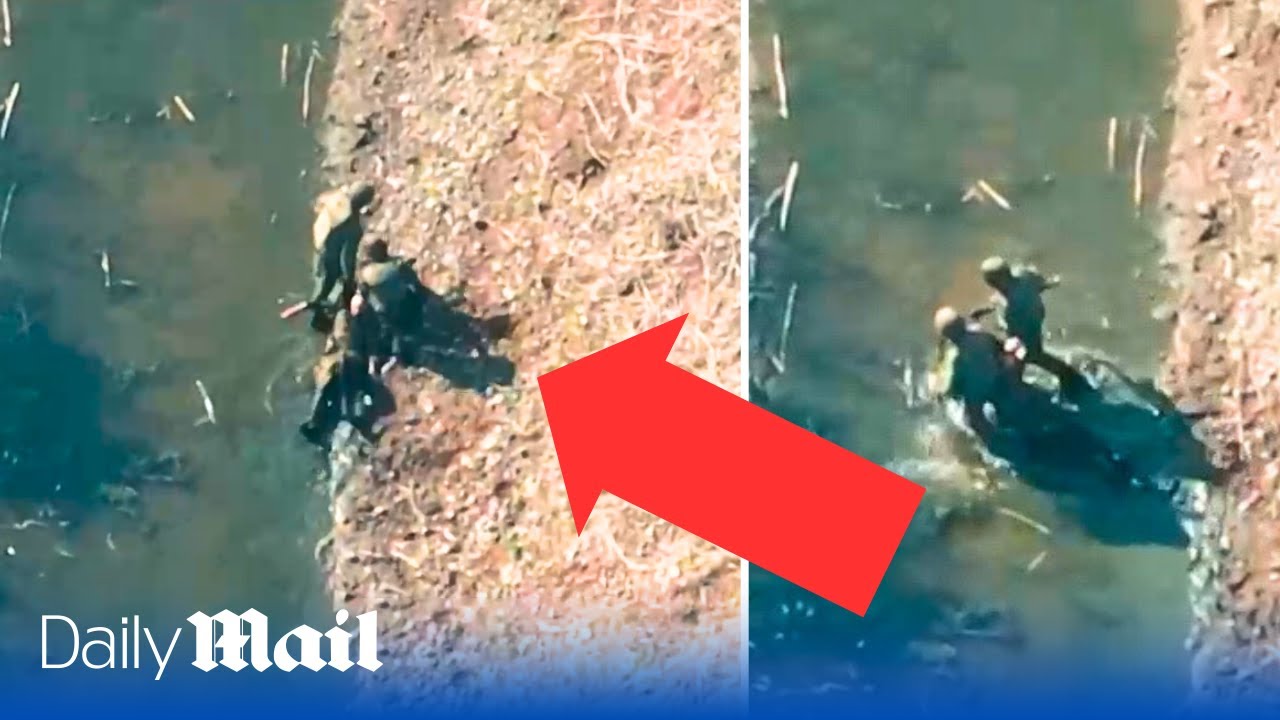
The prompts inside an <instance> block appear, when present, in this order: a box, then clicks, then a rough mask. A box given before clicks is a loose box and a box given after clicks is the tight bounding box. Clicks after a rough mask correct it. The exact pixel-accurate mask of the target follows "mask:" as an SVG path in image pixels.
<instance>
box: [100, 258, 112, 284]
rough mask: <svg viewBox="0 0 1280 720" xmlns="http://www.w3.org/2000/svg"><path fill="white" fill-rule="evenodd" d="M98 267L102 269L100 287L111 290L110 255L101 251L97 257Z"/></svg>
mask: <svg viewBox="0 0 1280 720" xmlns="http://www.w3.org/2000/svg"><path fill="white" fill-rule="evenodd" d="M98 267H100V268H102V287H104V288H106V289H108V290H110V289H111V255H110V254H108V253H107V251H106V250H103V251H102V253H101V254H100V255H98Z"/></svg>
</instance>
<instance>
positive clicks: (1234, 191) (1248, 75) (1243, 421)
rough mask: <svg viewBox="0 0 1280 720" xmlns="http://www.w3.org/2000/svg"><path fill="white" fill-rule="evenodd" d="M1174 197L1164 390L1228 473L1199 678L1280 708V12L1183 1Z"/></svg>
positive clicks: (1210, 544) (1215, 523) (1235, 1)
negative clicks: (1172, 294) (1172, 314)
mask: <svg viewBox="0 0 1280 720" xmlns="http://www.w3.org/2000/svg"><path fill="white" fill-rule="evenodd" d="M1180 10H1181V14H1182V32H1181V38H1180V44H1179V50H1178V52H1179V66H1178V74H1177V77H1176V80H1175V83H1174V86H1173V88H1172V95H1171V98H1172V100H1173V103H1174V107H1175V111H1176V120H1175V130H1174V136H1173V138H1172V145H1171V149H1170V158H1169V165H1168V170H1167V173H1166V178H1165V187H1164V195H1163V199H1164V209H1165V211H1166V212H1167V214H1168V220H1169V222H1168V227H1167V239H1168V260H1169V262H1170V264H1171V265H1172V269H1173V271H1174V274H1175V277H1176V279H1177V280H1179V288H1178V292H1179V294H1180V302H1179V305H1178V307H1179V312H1178V316H1177V320H1176V325H1175V328H1174V335H1173V343H1172V347H1171V349H1170V352H1169V355H1168V357H1167V360H1166V363H1165V382H1166V385H1167V386H1168V387H1169V389H1170V390H1171V391H1173V392H1174V394H1175V395H1176V397H1177V398H1178V400H1179V402H1180V404H1181V405H1182V406H1183V407H1184V408H1186V409H1189V410H1195V411H1198V412H1203V413H1207V416H1206V417H1205V418H1204V419H1203V420H1202V421H1201V422H1200V423H1199V432H1200V433H1201V436H1202V438H1203V439H1204V440H1205V442H1206V444H1207V445H1208V446H1209V448H1210V450H1211V452H1212V454H1213V456H1214V460H1215V465H1216V467H1218V468H1219V469H1220V471H1221V472H1220V473H1219V477H1218V478H1215V483H1214V489H1213V490H1211V491H1210V492H1209V493H1208V494H1207V497H1203V498H1201V499H1200V500H1199V501H1198V502H1197V503H1196V505H1198V509H1199V510H1201V511H1202V515H1203V519H1202V521H1201V522H1200V528H1199V537H1198V538H1196V539H1195V541H1194V542H1193V547H1192V551H1191V552H1192V568H1191V582H1192V601H1193V605H1194V606H1195V609H1196V616H1197V621H1196V625H1195V627H1194V628H1193V631H1192V637H1191V639H1190V645H1191V647H1192V649H1193V650H1194V652H1195V661H1194V664H1193V671H1194V672H1193V675H1194V677H1193V681H1194V683H1195V685H1196V687H1197V690H1199V691H1201V692H1203V693H1208V696H1209V697H1213V696H1221V695H1223V694H1238V693H1242V692H1245V691H1248V692H1250V693H1251V694H1252V693H1253V691H1262V692H1264V693H1265V694H1266V696H1268V697H1269V699H1272V700H1274V699H1276V698H1277V697H1280V693H1278V692H1277V691H1278V690H1280V646H1278V645H1277V643H1278V642H1280V602H1278V601H1280V496H1277V494H1276V492H1277V483H1276V479H1277V476H1280V459H1277V450H1278V449H1280V447H1278V446H1277V442H1278V440H1280V385H1277V382H1276V381H1277V375H1278V374H1280V283H1278V282H1277V281H1278V280H1280V278H1278V277H1277V268H1276V259H1277V252H1280V209H1278V208H1277V205H1276V195H1275V192H1276V188H1277V187H1280V185H1278V184H1280V128H1278V127H1277V123H1280V117H1278V116H1277V112H1278V111H1280V106H1278V105H1277V97H1278V88H1280V4H1278V3H1276V2H1273V1H1269V0H1210V1H1209V2H1206V1H1205V0H1180Z"/></svg>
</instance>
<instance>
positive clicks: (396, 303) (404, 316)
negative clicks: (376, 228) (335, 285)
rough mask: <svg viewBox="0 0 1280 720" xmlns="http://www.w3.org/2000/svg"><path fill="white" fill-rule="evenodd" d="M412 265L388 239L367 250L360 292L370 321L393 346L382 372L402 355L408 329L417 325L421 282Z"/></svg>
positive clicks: (376, 241) (359, 275)
mask: <svg viewBox="0 0 1280 720" xmlns="http://www.w3.org/2000/svg"><path fill="white" fill-rule="evenodd" d="M411 266H412V262H410V261H406V260H402V259H399V258H392V257H391V255H390V253H389V252H388V251H387V243H386V242H385V241H382V240H375V241H374V242H372V243H370V244H369V246H368V248H367V249H366V251H365V262H364V264H363V265H361V266H360V270H359V272H358V274H357V287H358V288H359V292H360V294H361V295H362V296H365V297H367V298H368V303H369V307H370V308H371V309H372V310H373V312H372V316H373V318H371V319H370V322H371V323H376V325H377V326H378V327H379V329H380V330H381V338H382V340H384V341H385V342H386V344H387V345H389V347H390V355H391V357H390V358H389V360H388V363H387V365H385V366H383V368H382V372H385V371H386V370H388V369H390V366H391V364H393V363H394V362H395V361H396V359H397V358H400V357H402V355H403V352H404V350H405V348H404V342H403V339H404V336H405V334H406V331H412V330H413V329H414V327H415V325H416V323H415V318H414V317H413V316H412V310H413V309H414V306H413V305H412V304H411V303H412V301H415V300H417V299H419V298H418V297H417V292H416V291H417V290H418V282H417V277H416V276H414V275H413V274H412V272H411V270H410V267H411Z"/></svg>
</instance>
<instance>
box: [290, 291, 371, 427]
mask: <svg viewBox="0 0 1280 720" xmlns="http://www.w3.org/2000/svg"><path fill="white" fill-rule="evenodd" d="M365 314H366V313H363V312H361V308H360V303H359V301H353V302H352V307H351V308H350V309H342V310H339V312H338V314H337V315H336V316H335V317H334V323H333V332H332V334H331V335H330V336H329V338H328V340H327V342H326V347H325V352H324V354H323V355H321V356H320V360H319V361H318V362H317V363H316V369H315V381H316V390H315V399H314V400H313V402H312V406H311V417H310V418H309V419H308V420H307V421H306V422H305V423H303V425H302V428H301V430H302V434H303V436H304V437H306V438H307V440H308V441H310V442H312V443H314V444H316V445H322V446H323V445H324V444H326V442H327V438H328V437H329V434H330V433H332V432H333V430H334V429H335V428H336V427H337V426H338V423H340V422H342V421H343V420H346V421H347V422H350V423H351V424H352V425H353V426H355V427H356V428H357V429H359V430H360V431H361V432H365V433H367V432H368V426H369V424H370V423H369V422H367V420H368V418H369V416H370V414H371V413H370V403H371V402H372V397H373V393H374V390H375V387H374V383H373V378H372V376H371V375H370V373H369V367H368V366H369V357H368V356H367V355H366V354H365V352H366V348H367V346H368V340H367V336H366V335H365V334H364V333H366V332H367V330H366V328H367V323H366V321H365V318H362V317H361V316H362V315H365Z"/></svg>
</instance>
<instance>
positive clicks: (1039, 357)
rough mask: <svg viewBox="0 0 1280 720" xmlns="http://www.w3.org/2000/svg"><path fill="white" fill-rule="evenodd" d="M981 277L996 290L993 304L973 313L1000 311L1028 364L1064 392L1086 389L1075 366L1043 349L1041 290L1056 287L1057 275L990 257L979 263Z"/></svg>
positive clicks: (1006, 326) (1085, 383)
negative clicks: (1050, 376) (1045, 372)
mask: <svg viewBox="0 0 1280 720" xmlns="http://www.w3.org/2000/svg"><path fill="white" fill-rule="evenodd" d="M982 278H983V280H984V281H986V283H987V285H989V286H990V287H991V288H992V289H993V290H995V291H996V295H995V297H993V298H992V301H993V303H994V306H993V307H987V308H982V309H980V310H979V311H977V312H976V313H974V314H975V316H976V315H981V314H985V313H987V312H992V311H995V310H999V311H1000V321H1001V324H1002V325H1003V326H1004V328H1005V331H1006V332H1008V333H1009V335H1010V336H1011V337H1013V338H1016V339H1017V340H1018V343H1019V344H1020V345H1021V349H1020V351H1019V352H1021V353H1023V354H1024V359H1025V361H1026V362H1027V363H1030V364H1032V365H1037V366H1039V367H1041V368H1044V369H1045V370H1048V371H1049V372H1051V373H1053V374H1054V375H1055V376H1057V378H1058V383H1059V387H1060V388H1061V389H1062V391H1063V393H1064V394H1071V393H1073V392H1076V391H1078V390H1082V389H1085V388H1087V387H1088V386H1089V385H1088V381H1087V380H1085V378H1084V376H1082V375H1081V374H1080V373H1079V372H1078V371H1077V370H1076V369H1075V368H1073V367H1071V366H1070V365H1068V364H1067V363H1066V362H1063V361H1062V360H1060V359H1058V358H1057V357H1054V356H1053V355H1050V354H1049V353H1048V352H1047V351H1045V349H1044V319H1045V308H1044V298H1043V295H1044V292H1045V291H1046V290H1049V289H1051V288H1054V287H1057V285H1058V278H1057V277H1053V278H1046V277H1044V276H1043V275H1041V274H1040V273H1039V272H1038V271H1036V270H1035V269H1033V268H1028V267H1020V268H1017V269H1014V268H1011V267H1010V266H1009V263H1008V262H1006V261H1005V259H1004V258H1001V257H990V258H987V259H986V260H984V261H983V263H982Z"/></svg>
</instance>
